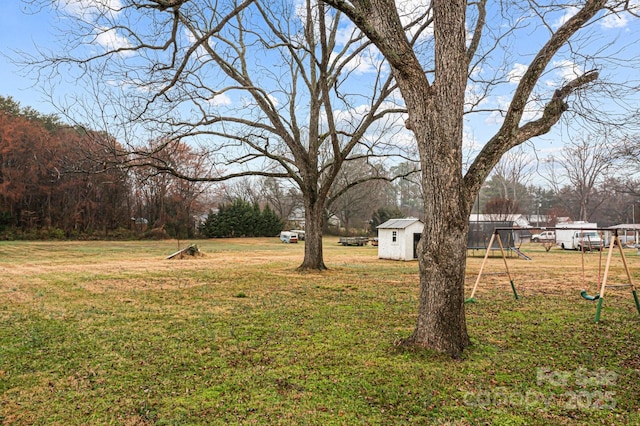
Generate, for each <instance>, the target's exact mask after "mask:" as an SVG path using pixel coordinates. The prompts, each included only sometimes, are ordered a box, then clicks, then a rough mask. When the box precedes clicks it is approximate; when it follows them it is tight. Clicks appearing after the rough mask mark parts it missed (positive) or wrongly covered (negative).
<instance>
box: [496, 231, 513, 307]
mask: <svg viewBox="0 0 640 426" xmlns="http://www.w3.org/2000/svg"><path fill="white" fill-rule="evenodd" d="M495 235H497V236H498V245H499V246H500V253H502V260H503V261H504V269H506V270H507V276H508V277H509V283H510V284H511V290H513V297H515V298H516V300H518V293H517V292H516V286H515V284H514V283H513V279H512V278H511V273H510V272H509V265H508V264H507V257H506V256H505V254H504V248H503V247H502V240H501V238H500V234H498V231H496V233H495Z"/></svg>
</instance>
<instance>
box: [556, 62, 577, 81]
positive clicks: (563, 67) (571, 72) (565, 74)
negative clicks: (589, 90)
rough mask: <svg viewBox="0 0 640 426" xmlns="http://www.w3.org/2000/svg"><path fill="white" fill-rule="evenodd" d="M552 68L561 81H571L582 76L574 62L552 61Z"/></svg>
mask: <svg viewBox="0 0 640 426" xmlns="http://www.w3.org/2000/svg"><path fill="white" fill-rule="evenodd" d="M553 66H554V67H555V68H556V73H557V74H558V75H559V76H560V78H562V81H565V82H566V81H573V80H575V79H576V78H577V77H579V76H581V75H582V74H583V72H582V70H581V69H580V68H579V67H578V65H577V64H576V63H575V62H571V61H569V60H566V59H565V60H562V61H554V62H553Z"/></svg>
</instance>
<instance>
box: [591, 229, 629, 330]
mask: <svg viewBox="0 0 640 426" xmlns="http://www.w3.org/2000/svg"><path fill="white" fill-rule="evenodd" d="M616 243H617V244H618V246H619V247H620V239H619V238H618V233H616V235H615V237H614V239H613V242H612V243H611V244H609V253H607V262H606V263H605V266H604V275H603V277H602V285H601V286H600V296H599V298H598V307H597V308H596V318H595V322H598V321H600V312H601V311H602V303H603V300H604V289H605V288H606V287H607V278H608V276H609V266H611V255H612V254H613V246H615V245H616ZM620 251H622V247H620ZM623 256H624V254H623Z"/></svg>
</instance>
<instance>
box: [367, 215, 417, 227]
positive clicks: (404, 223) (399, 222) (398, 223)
mask: <svg viewBox="0 0 640 426" xmlns="http://www.w3.org/2000/svg"><path fill="white" fill-rule="evenodd" d="M416 222H420V223H422V222H421V221H420V219H417V218H415V217H407V218H404V219H389V220H388V221H386V222H385V223H382V224H380V225H378V226H377V228H378V229H405V228H407V227H409V226H411V225H413V224H414V223H416Z"/></svg>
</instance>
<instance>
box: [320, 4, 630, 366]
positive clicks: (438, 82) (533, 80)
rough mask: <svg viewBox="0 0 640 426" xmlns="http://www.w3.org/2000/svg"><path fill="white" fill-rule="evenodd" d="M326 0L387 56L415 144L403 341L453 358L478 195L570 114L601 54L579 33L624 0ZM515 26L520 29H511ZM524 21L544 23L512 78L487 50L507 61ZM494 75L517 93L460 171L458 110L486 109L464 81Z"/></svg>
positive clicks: (486, 81)
mask: <svg viewBox="0 0 640 426" xmlns="http://www.w3.org/2000/svg"><path fill="white" fill-rule="evenodd" d="M325 1H326V2H327V3H328V4H330V5H332V6H334V7H335V8H337V9H339V10H341V11H342V12H344V13H345V14H346V15H347V16H348V17H349V18H350V19H351V20H352V21H353V22H354V23H355V24H356V25H357V26H358V28H360V29H361V30H362V31H363V32H364V33H365V34H366V36H367V37H368V38H369V39H370V40H371V41H372V42H373V43H375V45H376V47H378V49H380V51H381V52H382V54H383V55H384V56H385V57H386V59H387V60H388V62H389V64H390V66H391V68H392V71H393V75H394V76H395V78H396V82H397V84H398V87H399V89H400V91H401V93H402V96H403V98H404V101H405V104H406V107H407V111H408V120H407V126H408V127H409V128H410V129H412V130H413V131H414V133H415V136H416V140H417V146H418V151H419V153H420V163H421V170H422V189H423V193H424V208H425V227H424V231H423V234H422V238H421V240H420V247H419V255H418V260H419V265H420V298H419V307H418V316H417V323H416V327H415V330H414V332H413V335H412V336H411V337H410V338H408V339H407V340H406V344H415V345H420V346H424V347H429V348H432V349H435V350H438V351H443V352H446V353H448V354H450V355H451V356H453V357H458V356H460V354H461V353H462V351H463V350H464V348H465V347H467V346H468V345H469V336H468V334H467V327H466V321H465V314H464V282H465V264H466V250H465V248H466V243H467V234H468V231H469V225H468V218H469V214H470V212H471V207H472V205H473V200H474V199H475V196H476V194H477V193H478V191H479V189H480V187H481V185H482V183H483V182H484V180H485V179H486V178H487V176H488V175H489V173H490V171H491V170H492V169H493V167H494V166H495V165H496V164H497V163H498V161H499V160H500V158H501V157H502V156H503V155H504V154H505V153H506V152H508V151H509V150H510V149H512V148H513V147H516V146H518V145H520V144H522V143H524V142H525V141H527V140H530V139H532V138H534V137H536V136H539V135H543V134H545V133H547V132H549V131H550V129H551V128H552V127H553V126H554V125H555V124H556V123H557V122H558V121H559V120H560V118H561V117H562V116H563V114H565V113H566V112H567V111H569V110H570V104H569V103H568V100H570V99H573V98H575V95H576V94H578V93H580V92H582V91H583V90H584V89H586V88H589V87H590V86H592V85H593V83H594V82H595V81H597V80H598V78H599V75H600V74H599V72H598V71H597V70H596V69H594V68H593V67H594V66H595V65H596V64H598V65H600V63H601V61H599V58H598V57H597V56H596V55H598V53H597V52H596V53H595V54H594V53H593V48H594V46H592V45H591V46H590V43H587V41H590V40H591V39H590V38H589V37H588V36H589V33H588V31H586V32H581V30H583V29H585V28H587V29H589V26H590V25H591V24H592V23H593V22H594V20H595V19H598V18H601V17H602V16H604V15H607V14H608V13H609V11H611V12H614V13H618V14H624V13H625V9H626V8H627V7H628V6H629V2H624V1H620V2H607V1H605V0H587V1H585V2H581V3H580V4H575V3H573V4H571V6H572V7H571V8H569V7H568V6H569V5H564V8H563V6H562V5H558V4H557V3H556V2H553V4H551V5H547V4H546V3H545V4H540V3H539V2H533V1H528V2H513V3H511V2H501V3H500V7H499V9H489V8H488V5H490V3H489V2H487V1H485V0H480V1H474V2H468V1H465V0H432V1H431V2H429V3H428V4H425V5H424V6H423V7H420V4H418V7H417V8H416V4H415V3H414V2H412V3H411V7H407V10H404V9H405V7H404V6H408V3H403V2H397V1H394V0H350V1H346V0H325ZM409 9H411V10H409ZM410 12H413V14H410ZM563 12H570V13H568V14H567V15H566V16H565V15H563ZM489 14H492V15H491V16H490V15H489ZM612 16H613V15H612ZM614 17H615V16H614ZM489 18H491V19H489ZM559 18H562V19H559ZM412 19H413V20H418V21H419V23H420V25H419V26H417V27H414V29H415V28H419V30H418V31H415V30H414V31H411V32H407V31H405V28H404V25H405V24H406V22H407V21H408V20H412ZM521 28H522V29H525V28H526V29H525V31H523V32H522V33H518V30H519V29H521ZM531 28H537V29H538V30H539V32H538V33H537V34H536V35H537V36H538V37H540V39H541V40H542V41H541V42H540V43H530V44H527V45H526V48H532V49H534V50H530V51H528V52H527V54H529V55H530V56H528V57H527V58H525V57H523V56H520V57H519V61H522V62H525V61H527V63H526V64H522V66H521V67H519V69H518V70H517V71H519V72H518V74H519V75H518V78H517V80H516V79H510V78H508V77H509V75H508V73H504V72H502V71H501V70H503V69H502V68H500V66H498V67H496V66H495V62H492V61H491V57H492V54H493V53H497V51H498V50H501V51H500V55H501V57H502V58H506V59H505V60H509V59H511V57H512V56H515V55H516V52H515V51H514V50H510V49H511V47H512V46H514V45H515V43H512V42H513V41H514V39H513V38H510V37H516V36H522V37H525V36H526V37H531V33H530V32H531ZM469 29H470V31H468V30H469ZM592 31H595V29H593V30H592ZM583 33H584V35H583ZM425 34H426V36H425ZM428 34H433V37H429V36H428ZM496 35H497V38H496ZM577 35H583V37H584V38H582V39H577V38H576V37H575V36H577ZM598 36H601V35H600V34H598ZM522 43H524V42H523V40H520V44H522ZM523 47H525V46H523ZM503 48H504V50H502V49H503ZM621 48H622V47H621ZM610 51H611V50H609V52H610ZM600 53H602V52H600ZM565 58H567V59H570V60H573V61H575V62H577V63H579V64H580V65H579V66H577V67H576V68H575V69H576V71H577V72H575V73H572V74H570V75H568V78H567V79H565V80H556V86H555V87H554V88H553V89H551V90H549V88H548V87H546V86H545V84H544V81H543V79H546V78H551V75H550V74H548V71H549V70H550V69H553V68H554V62H553V61H554V60H561V59H565ZM498 65H499V64H498ZM501 79H505V80H508V81H514V82H515V90H511V91H509V92H507V93H508V95H505V96H509V101H508V102H506V103H505V106H504V108H501V109H498V110H495V112H496V113H497V114H499V115H500V118H501V123H502V124H501V127H500V129H499V130H498V131H497V133H496V134H495V135H493V136H492V137H489V139H488V141H487V142H486V143H485V144H484V146H483V148H482V149H481V151H480V152H479V153H478V155H477V156H476V157H475V159H474V160H473V162H472V163H471V165H470V167H469V168H468V170H466V172H463V167H462V165H463V155H462V146H463V134H464V122H465V106H466V108H467V112H471V111H478V110H479V109H480V108H482V105H483V104H482V102H471V105H469V104H468V103H467V104H465V99H466V95H467V89H468V88H471V86H473V85H474V84H479V86H480V89H477V90H476V92H478V93H480V97H481V98H485V99H486V96H485V94H487V93H489V92H490V91H491V90H493V89H492V88H494V87H497V86H498V85H499V83H500V80H501ZM505 80H503V81H505ZM584 99H588V98H584ZM534 106H539V113H538V114H536V115H529V114H525V113H526V112H528V111H530V110H531V108H532V107H534Z"/></svg>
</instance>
